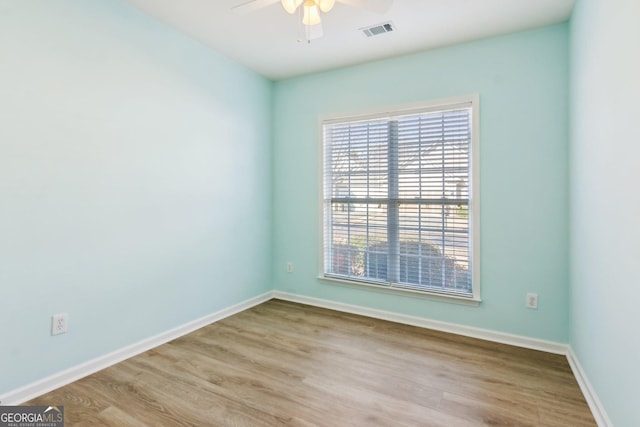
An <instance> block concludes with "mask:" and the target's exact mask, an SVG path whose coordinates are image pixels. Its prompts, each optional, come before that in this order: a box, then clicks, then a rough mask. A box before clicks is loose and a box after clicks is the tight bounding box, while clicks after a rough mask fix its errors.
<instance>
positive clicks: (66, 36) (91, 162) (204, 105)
mask: <svg viewBox="0 0 640 427" xmlns="http://www.w3.org/2000/svg"><path fill="white" fill-rule="evenodd" d="M271 99H272V83H271V82H269V81H268V80H266V79H264V78H262V77H260V76H258V75H257V74H254V73H253V72H251V71H248V70H247V69H246V68H243V67H241V66H239V65H237V64H235V63H233V62H231V61H230V60H228V59H225V58H224V57H222V56H220V55H219V54H217V53H215V52H213V51H212V50H210V49H208V48H205V47H204V46H203V45H200V44H198V43H196V42H194V41H192V40H190V39H189V38H187V37H186V36H183V35H181V34H179V33H177V32H175V31H173V30H171V29H169V27H168V26H166V25H163V24H160V23H158V22H156V21H154V20H152V19H150V18H147V17H145V16H144V15H143V14H141V13H140V12H138V11H136V10H134V9H132V8H130V7H129V6H127V5H126V4H125V3H124V2H123V1H122V0H111V1H86V0H56V1H50V0H40V1H36V0H30V1H15V0H0V324H2V325H3V327H2V328H1V329H0V343H1V344H0V349H1V350H0V394H1V393H3V392H7V391H9V390H13V389H15V388H17V387H19V386H22V385H25V384H28V383H30V382H33V381H35V380H38V379H41V378H43V377H45V376H47V375H50V374H52V373H55V372H59V371H61V370H63V369H65V368H68V367H71V366H75V365H77V364H79V363H81V362H84V361H87V360H89V359H92V358H95V357H97V356H101V355H103V354H105V353H108V352H110V351H113V350H116V349H119V348H122V347H124V346H126V345H128V344H131V343H134V342H136V341H138V340H141V339H144V338H148V337H150V336H152V335H154V334H157V333H160V332H164V331H166V330H169V329H171V328H173V327H175V326H178V325H181V324H183V323H186V322H188V321H191V320H194V319H196V318H199V317H201V316H204V315H207V314H210V313H213V312H215V311H217V310H220V309H222V308H226V307H228V306H230V305H232V304H234V303H237V302H239V301H243V300H246V299H248V298H250V297H253V296H256V295H259V294H261V293H263V292H265V291H268V290H269V289H271V284H270V283H269V277H270V275H271V271H270V264H271V260H270V258H269V256H268V255H267V256H265V254H269V247H270V231H269V230H270V222H271V218H270V198H271V194H270V184H269V181H270V174H271V171H270V151H271V147H270V143H271V142H270V126H271V113H270V108H271ZM249 265H250V268H249ZM58 312H68V313H69V316H70V331H69V333H67V334H66V335H61V336H57V337H51V336H50V335H49V331H50V316H51V315H52V314H54V313H58Z"/></svg>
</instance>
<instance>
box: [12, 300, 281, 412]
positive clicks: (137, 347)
mask: <svg viewBox="0 0 640 427" xmlns="http://www.w3.org/2000/svg"><path fill="white" fill-rule="evenodd" d="M271 298H273V292H272V291H269V292H266V293H264V294H262V295H258V296H256V297H254V298H250V299H248V300H245V301H242V302H240V303H238V304H235V305H232V306H231V307H227V308H224V309H222V310H220V311H217V312H215V313H212V314H209V315H207V316H204V317H201V318H199V319H196V320H193V321H191V322H188V323H185V324H184V325H181V326H178V327H176V328H173V329H170V330H168V331H166V332H163V333H161V334H158V335H155V336H153V337H150V338H147V339H144V340H142V341H139V342H137V343H135V344H131V345H129V346H127V347H124V348H121V349H119V350H116V351H114V352H112V353H109V354H105V355H104V356H101V357H98V358H96V359H93V360H89V361H88V362H85V363H82V364H80V365H77V366H74V367H72V368H69V369H67V370H65V371H62V372H58V373H56V374H53V375H51V376H49V377H46V378H43V379H41V380H39V381H36V382H34V383H31V384H27V385H26V386H23V387H20V388H18V389H16V390H13V391H10V392H8V393H5V394H4V395H2V396H0V405H3V406H9V405H19V404H21V403H23V402H26V401H28V400H31V399H34V398H36V397H38V396H41V395H43V394H45V393H48V392H50V391H52V390H55V389H57V388H59V387H62V386H64V385H67V384H69V383H71V382H73V381H77V380H79V379H81V378H84V377H86V376H87V375H91V374H93V373H95V372H98V371H100V370H102V369H105V368H108V367H109V366H112V365H114V364H116V363H119V362H122V361H123V360H126V359H129V358H130V357H133V356H136V355H138V354H140V353H144V352H145V351H147V350H150V349H152V348H154V347H157V346H159V345H161V344H164V343H167V342H169V341H171V340H174V339H176V338H179V337H181V336H183V335H186V334H188V333H191V332H193V331H195V330H196V329H200V328H202V327H203V326H206V325H209V324H211V323H213V322H216V321H218V320H221V319H224V318H225V317H229V316H231V315H233V314H236V313H239V312H241V311H244V310H246V309H248V308H251V307H253V306H255V305H258V304H262V303H263V302H265V301H268V300H270V299H271Z"/></svg>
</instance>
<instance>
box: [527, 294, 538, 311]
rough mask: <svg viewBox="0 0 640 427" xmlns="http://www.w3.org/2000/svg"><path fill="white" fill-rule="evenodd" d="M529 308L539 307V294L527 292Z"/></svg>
mask: <svg viewBox="0 0 640 427" xmlns="http://www.w3.org/2000/svg"><path fill="white" fill-rule="evenodd" d="M525 305H526V307H527V308H533V309H537V308H538V294H527V301H526V303H525Z"/></svg>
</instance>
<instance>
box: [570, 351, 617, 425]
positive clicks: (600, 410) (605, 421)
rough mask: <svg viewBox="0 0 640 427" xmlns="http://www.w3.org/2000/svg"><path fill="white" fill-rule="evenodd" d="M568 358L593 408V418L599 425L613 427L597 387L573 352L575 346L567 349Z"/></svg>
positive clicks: (590, 407)
mask: <svg viewBox="0 0 640 427" xmlns="http://www.w3.org/2000/svg"><path fill="white" fill-rule="evenodd" d="M567 360H568V361H569V366H571V370H572V371H573V375H574V376H575V377H576V380H577V381H578V385H580V390H582V394H583V395H584V398H585V399H586V401H587V404H588V405H589V409H591V413H592V414H593V418H595V419H596V423H598V426H599V427H613V423H612V422H611V420H610V419H609V416H608V415H607V411H605V409H604V406H602V402H600V399H599V398H598V395H597V394H596V392H595V389H594V388H593V386H592V385H591V383H590V382H589V378H587V374H586V373H585V372H584V370H583V369H582V365H580V361H579V360H578V357H577V356H576V354H575V353H574V352H573V348H571V346H569V348H568V349H567Z"/></svg>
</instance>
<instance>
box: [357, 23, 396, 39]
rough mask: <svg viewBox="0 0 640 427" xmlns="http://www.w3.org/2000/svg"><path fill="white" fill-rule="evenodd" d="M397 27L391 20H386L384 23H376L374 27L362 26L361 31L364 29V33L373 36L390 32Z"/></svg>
mask: <svg viewBox="0 0 640 427" xmlns="http://www.w3.org/2000/svg"><path fill="white" fill-rule="evenodd" d="M395 29H396V28H395V27H394V25H393V24H392V23H391V22H385V23H384V24H378V25H374V26H373V27H366V28H360V31H362V33H363V34H364V35H365V36H367V37H373V36H378V35H380V34H384V33H390V32H391V31H394V30H395Z"/></svg>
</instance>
